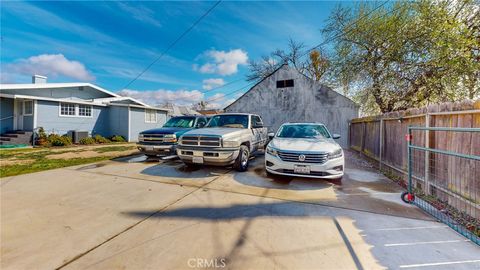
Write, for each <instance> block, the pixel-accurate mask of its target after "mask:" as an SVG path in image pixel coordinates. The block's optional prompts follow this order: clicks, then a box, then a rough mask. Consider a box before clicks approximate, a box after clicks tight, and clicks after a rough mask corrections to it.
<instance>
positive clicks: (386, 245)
mask: <svg viewBox="0 0 480 270" xmlns="http://www.w3.org/2000/svg"><path fill="white" fill-rule="evenodd" d="M468 241H470V240H468V239H466V240H444V241H429V242H412V243H397V244H385V245H384V246H385V247H398V246H416V245H426V244H444V243H458V242H468Z"/></svg>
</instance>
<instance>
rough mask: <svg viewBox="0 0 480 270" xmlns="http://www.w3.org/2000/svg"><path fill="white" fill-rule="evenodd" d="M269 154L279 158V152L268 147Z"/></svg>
mask: <svg viewBox="0 0 480 270" xmlns="http://www.w3.org/2000/svg"><path fill="white" fill-rule="evenodd" d="M267 153H268V154H270V155H272V156H277V154H278V152H277V150H275V149H273V148H272V147H270V146H267Z"/></svg>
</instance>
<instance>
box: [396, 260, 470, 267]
mask: <svg viewBox="0 0 480 270" xmlns="http://www.w3.org/2000/svg"><path fill="white" fill-rule="evenodd" d="M462 263H480V260H469V261H454V262H439V263H421V264H408V265H400V268H414V267H427V266H440V265H450V264H462Z"/></svg>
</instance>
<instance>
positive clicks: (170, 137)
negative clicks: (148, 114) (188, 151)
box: [163, 134, 177, 142]
mask: <svg viewBox="0 0 480 270" xmlns="http://www.w3.org/2000/svg"><path fill="white" fill-rule="evenodd" d="M163 140H164V141H165V142H176V141H177V135H175V134H165V136H163Z"/></svg>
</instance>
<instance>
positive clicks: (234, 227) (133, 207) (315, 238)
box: [1, 152, 480, 269]
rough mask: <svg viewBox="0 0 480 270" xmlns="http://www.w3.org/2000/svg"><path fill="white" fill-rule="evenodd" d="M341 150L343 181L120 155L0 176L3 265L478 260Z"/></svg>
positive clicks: (440, 264)
mask: <svg viewBox="0 0 480 270" xmlns="http://www.w3.org/2000/svg"><path fill="white" fill-rule="evenodd" d="M346 153H347V170H346V176H345V177H344V179H343V180H342V182H329V181H323V180H312V179H301V178H276V179H270V178H267V177H266V175H265V173H264V170H263V158H262V157H261V156H259V157H257V158H255V159H254V160H252V166H251V167H250V168H249V170H248V172H245V173H237V172H233V171H231V170H230V169H227V168H214V167H206V168H199V169H196V170H191V169H187V168H186V167H184V166H183V164H182V163H181V162H179V161H168V162H162V163H159V162H156V161H153V162H150V161H146V160H145V159H144V158H143V157H132V158H124V159H121V160H117V161H108V162H102V163H97V164H91V165H86V166H85V165H82V166H77V167H70V168H64V169H58V170H51V171H45V172H40V173H35V174H29V175H22V176H17V177H10V178H5V179H2V180H1V203H2V204H1V210H2V211H1V268H2V269H197V268H227V269H385V268H389V269H400V268H415V269H480V248H479V247H478V246H476V245H474V244H472V243H470V242H468V241H466V240H465V239H464V238H463V237H461V236H459V235H458V234H457V233H455V232H454V231H452V230H450V229H449V228H448V227H446V226H445V225H443V224H442V223H438V222H435V221H434V220H433V219H431V218H430V217H429V216H427V215H425V214H424V213H423V212H421V211H420V210H419V209H418V208H416V207H414V206H411V205H406V204H404V203H402V202H401V200H400V192H401V191H402V190H401V189H400V188H399V187H398V186H396V184H394V183H392V182H391V181H390V180H388V179H386V178H384V177H383V176H382V175H379V174H377V173H376V172H375V171H374V170H373V169H371V168H369V166H368V164H367V163H365V162H364V161H362V160H361V159H359V158H358V157H356V156H355V155H354V154H352V153H350V152H346Z"/></svg>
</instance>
